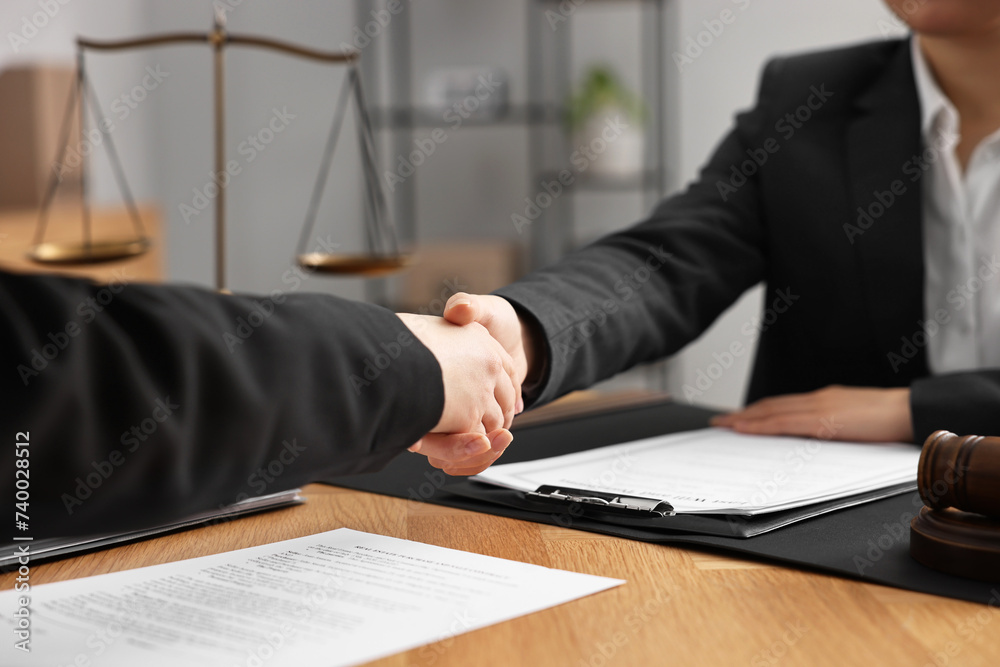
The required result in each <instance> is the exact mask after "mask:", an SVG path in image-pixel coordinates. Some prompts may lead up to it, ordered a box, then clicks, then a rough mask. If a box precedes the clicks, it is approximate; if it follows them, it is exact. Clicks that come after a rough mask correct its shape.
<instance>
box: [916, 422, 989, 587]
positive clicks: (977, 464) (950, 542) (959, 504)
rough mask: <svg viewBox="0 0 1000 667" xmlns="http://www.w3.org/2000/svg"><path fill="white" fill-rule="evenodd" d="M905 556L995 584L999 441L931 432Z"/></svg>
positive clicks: (920, 468) (922, 455)
mask: <svg viewBox="0 0 1000 667" xmlns="http://www.w3.org/2000/svg"><path fill="white" fill-rule="evenodd" d="M917 490H918V491H919V492H920V497H921V499H923V501H924V503H925V504H926V507H923V508H921V510H920V514H919V515H918V516H917V517H916V518H914V519H913V521H912V522H911V523H910V555H911V556H913V558H915V559H916V560H917V561H919V562H921V563H923V564H924V565H927V566H928V567H932V568H934V569H937V570H941V571H943V572H948V573H950V574H956V575H959V576H963V577H971V578H973V579H981V580H983V581H1000V438H998V437H984V436H979V435H968V436H957V435H955V434H954V433H949V432H948V431H936V432H935V433H933V434H931V436H930V437H929V438H927V441H926V442H925V443H924V448H923V450H922V451H921V453H920V463H919V464H918V469H917Z"/></svg>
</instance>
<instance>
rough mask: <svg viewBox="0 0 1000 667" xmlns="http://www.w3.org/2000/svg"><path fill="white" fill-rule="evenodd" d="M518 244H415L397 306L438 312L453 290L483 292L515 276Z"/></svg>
mask: <svg viewBox="0 0 1000 667" xmlns="http://www.w3.org/2000/svg"><path fill="white" fill-rule="evenodd" d="M521 254H522V249H521V246H520V245H519V244H517V243H514V242H508V241H456V242H447V243H427V244H424V245H418V246H417V252H416V257H415V262H414V264H413V266H411V267H410V268H409V269H408V270H407V272H406V274H405V275H403V276H402V278H401V279H400V281H399V282H400V286H399V299H398V301H399V310H406V311H409V312H414V313H422V314H428V315H440V314H441V312H442V311H443V310H444V304H445V302H446V301H447V300H448V297H450V296H451V295H452V294H454V293H455V292H469V293H472V294H485V293H487V292H491V291H493V290H495V289H497V288H498V287H503V286H504V285H506V284H508V283H511V282H513V281H514V280H517V278H518V277H520V275H521V273H522V261H521Z"/></svg>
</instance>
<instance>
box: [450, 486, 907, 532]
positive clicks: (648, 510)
mask: <svg viewBox="0 0 1000 667" xmlns="http://www.w3.org/2000/svg"><path fill="white" fill-rule="evenodd" d="M916 488H917V486H916V484H910V483H906V484H897V485H894V486H889V487H886V488H884V489H879V490H877V491H871V492H868V493H859V494H856V495H853V496H848V497H846V498H840V499H837V500H829V501H826V502H820V503H814V504H812V505H807V506H804V507H799V508H796V509H790V510H784V511H780V512H769V513H767V514H757V515H754V516H741V515H735V514H683V513H676V512H674V510H673V507H672V506H671V505H670V503H668V502H666V501H664V500H658V499H655V498H640V497H635V496H616V495H614V494H610V493H604V492H601V491H593V490H590V491H588V490H585V489H569V488H564V487H563V488H561V487H556V486H552V485H543V486H540V487H539V488H538V489H537V490H536V491H529V492H527V493H525V492H522V491H518V490H516V489H507V488H504V487H501V486H495V485H493V484H485V483H483V482H478V481H475V480H462V481H457V482H454V483H451V484H446V485H445V486H444V487H443V488H442V490H443V491H447V492H448V493H453V494H455V495H457V496H462V497H464V498H471V499H474V500H480V501H484V502H487V503H495V504H498V505H503V506H505V507H512V508H517V509H521V510H526V511H528V512H537V513H539V514H545V515H549V516H550V517H552V518H555V519H556V520H557V521H559V520H560V519H561V520H562V522H563V523H566V522H567V521H571V520H574V519H578V518H581V517H586V518H588V519H592V520H594V521H600V522H603V523H607V524H608V525H609V526H622V527H626V526H627V527H632V528H642V529H644V530H650V531H657V532H661V531H662V532H663V534H664V535H672V534H673V535H676V534H685V533H686V534H696V535H714V536H717V537H730V538H739V539H747V538H750V537H756V536H757V535H762V534H764V533H768V532H770V531H772V530H777V529H778V528H784V527H785V526H789V525H791V524H793V523H796V522H798V521H804V520H805V519H811V518H814V517H818V516H822V515H823V514H827V513H829V512H834V511H836V510H841V509H846V508H849V507H855V506H857V505H862V504H864V503H869V502H873V501H875V500H882V499H884V498H891V497H893V496H898V495H901V494H904V493H909V492H913V491H916Z"/></svg>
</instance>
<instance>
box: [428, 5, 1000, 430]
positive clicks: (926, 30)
mask: <svg viewBox="0 0 1000 667" xmlns="http://www.w3.org/2000/svg"><path fill="white" fill-rule="evenodd" d="M888 5H889V6H890V8H891V9H892V10H893V11H894V12H896V14H897V15H898V16H899V17H900V18H901V19H903V20H904V21H905V22H906V23H907V24H908V25H909V26H910V27H911V28H912V30H913V31H914V33H916V35H915V36H914V37H912V38H910V39H905V40H887V41H881V42H877V43H870V44H863V45H859V46H852V47H848V48H841V49H837V50H832V51H824V52H818V53H811V54H806V55H800V56H795V57H784V58H777V59H775V60H773V61H771V62H770V63H769V64H768V65H767V66H766V68H765V70H764V73H763V76H762V80H761V84H760V91H759V98H758V100H757V104H756V106H755V107H754V108H753V109H752V110H750V111H748V112H746V113H742V114H740V115H738V117H737V119H736V125H735V127H734V128H733V129H732V130H731V131H730V132H729V134H728V135H727V136H726V137H725V138H724V139H723V140H722V141H721V143H720V144H719V146H718V147H717V149H716V151H715V153H714V155H712V157H711V158H710V159H709V161H708V163H707V165H706V166H705V167H704V168H703V170H702V171H701V174H700V175H699V177H698V179H697V180H695V181H694V182H693V183H692V184H691V185H690V186H689V187H688V188H687V190H686V191H684V192H682V193H680V194H678V195H676V196H673V197H670V198H668V199H666V200H665V201H663V202H662V203H661V204H660V205H659V206H658V207H657V208H656V209H655V210H654V211H653V213H652V214H651V216H650V217H649V218H648V219H647V220H646V221H645V222H643V223H641V224H638V225H636V226H634V227H631V228H629V229H626V230H624V231H621V232H618V233H614V234H611V235H610V236H607V237H606V238H604V239H602V240H600V241H598V242H596V243H595V244H593V245H591V246H589V247H586V248H584V249H582V250H580V251H578V252H575V253H573V254H571V255H569V256H567V257H566V258H564V259H563V260H561V261H559V262H557V263H556V264H555V265H553V266H550V267H548V268H545V269H542V270H540V271H537V272H536V273H534V274H531V275H529V276H528V277H526V278H525V279H523V280H520V281H518V282H516V283H514V284H512V285H510V286H508V287H505V288H502V289H500V290H498V291H497V292H495V293H494V294H493V295H488V296H471V295H467V294H459V295H455V296H454V297H453V298H452V299H451V301H450V302H449V304H448V306H447V309H446V311H445V317H446V319H449V320H450V321H453V322H455V323H459V324H461V323H466V322H471V321H476V322H479V323H481V324H483V325H484V326H486V327H487V329H489V330H490V332H491V333H492V334H493V335H494V337H495V338H496V339H497V340H498V341H499V342H500V343H502V344H503V345H504V346H505V347H506V348H507V349H508V351H510V352H511V354H512V356H513V358H514V360H515V363H516V365H517V368H518V377H519V379H522V378H523V379H524V380H525V386H524V393H525V398H526V402H527V404H528V405H529V406H530V405H538V404H541V403H544V402H546V401H549V400H551V399H553V398H555V397H557V396H559V395H561V394H564V393H566V392H568V391H570V390H573V389H577V388H581V387H586V386H588V385H590V384H592V383H594V382H596V381H598V380H601V379H603V378H606V377H609V376H611V375H613V374H615V373H617V372H619V371H622V370H624V369H627V368H629V367H630V366H633V365H635V364H637V363H640V362H644V361H649V360H653V359H657V358H660V357H663V356H665V355H669V354H672V353H674V352H676V351H678V350H679V349H680V348H682V347H683V346H684V345H685V344H687V343H688V342H690V341H691V340H693V339H694V338H695V337H697V336H698V335H699V334H700V333H701V332H703V331H704V330H705V329H706V328H707V327H708V326H709V325H710V324H711V323H712V322H713V320H715V319H716V318H717V317H718V316H719V314H720V313H722V312H723V311H724V310H725V309H726V308H727V307H728V306H729V305H730V304H732V303H733V302H734V301H735V300H736V299H737V298H738V297H739V296H740V295H741V294H742V293H743V292H744V291H746V290H747V289H749V288H750V287H752V286H754V285H756V284H757V283H759V282H761V281H763V283H764V284H765V286H766V296H765V300H764V304H765V309H766V311H765V316H764V317H762V322H763V323H765V324H761V325H760V328H761V333H760V337H759V348H758V351H757V357H756V359H755V362H754V366H753V371H752V376H751V380H750V385H749V389H748V397H747V398H748V401H749V402H750V405H749V407H747V408H745V409H743V410H739V411H736V412H734V413H732V414H729V415H726V416H723V417H720V418H717V419H716V420H715V423H716V424H717V425H721V426H727V427H731V428H734V429H736V430H738V431H743V432H747V433H773V434H794V435H806V436H820V437H826V438H831V437H832V438H839V439H853V440H888V441H892V440H899V441H917V442H922V441H923V439H924V438H925V437H926V436H927V435H929V434H930V433H931V432H933V431H934V430H937V429H949V430H952V431H956V432H958V433H979V434H984V435H986V434H996V433H1000V277H998V276H997V273H998V271H1000V264H998V262H997V255H996V254H995V253H997V252H998V251H1000V201H998V200H997V199H996V197H997V196H998V195H997V193H998V192H1000V160H997V159H996V157H995V156H996V155H998V154H1000V145H998V144H1000V137H998V136H997V130H998V128H1000V83H998V81H1000V79H998V78H997V72H1000V2H996V1H995V0H989V1H985V2H983V1H974V0H923V1H921V2H912V0H890V1H889V2H888ZM949 132H950V134H949ZM949 187H950V188H951V190H950V191H949V190H948V188H949ZM959 203H960V204H962V205H958V204H959Z"/></svg>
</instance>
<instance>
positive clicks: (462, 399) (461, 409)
mask: <svg viewBox="0 0 1000 667" xmlns="http://www.w3.org/2000/svg"><path fill="white" fill-rule="evenodd" d="M399 318H400V319H401V320H402V321H403V323H404V324H406V326H407V327H408V328H409V329H410V330H411V331H412V332H413V334H414V335H415V336H416V337H417V338H418V339H419V340H420V342H421V343H423V344H424V346H425V347H427V349H429V350H430V351H431V353H432V354H434V356H435V358H436V359H437V361H438V364H440V366H441V376H442V380H443V382H444V409H443V410H442V413H441V419H439V420H438V423H437V424H436V425H435V426H434V428H433V429H432V433H430V434H428V435H426V436H424V437H423V438H421V439H420V440H419V441H418V442H417V443H415V444H414V445H413V446H412V447H410V451H414V452H419V453H421V454H424V455H425V456H427V457H428V459H429V460H430V462H431V465H434V466H435V467H438V468H441V469H442V470H444V471H445V472H447V473H449V474H475V473H477V472H481V471H482V470H484V469H485V468H486V467H488V466H489V465H490V464H491V463H493V461H495V460H496V459H497V457H499V456H500V454H502V453H503V450H504V449H506V448H507V445H509V444H510V442H511V440H512V438H513V436H511V434H510V432H509V431H508V430H507V428H509V427H510V424H511V421H512V420H513V418H514V408H515V404H516V401H517V391H516V389H515V385H514V383H513V380H512V378H513V377H514V370H513V363H512V360H511V358H510V355H509V354H508V353H507V352H506V351H505V350H504V349H503V347H502V346H501V345H500V344H499V343H498V342H497V341H495V340H494V339H493V337H492V336H490V334H489V332H488V331H486V329H485V328H484V327H482V326H480V325H478V324H473V325H470V326H467V327H459V326H456V325H454V324H450V323H448V322H445V321H444V320H443V319H442V318H440V317H430V316H427V315H411V314H408V313H400V314H399Z"/></svg>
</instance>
